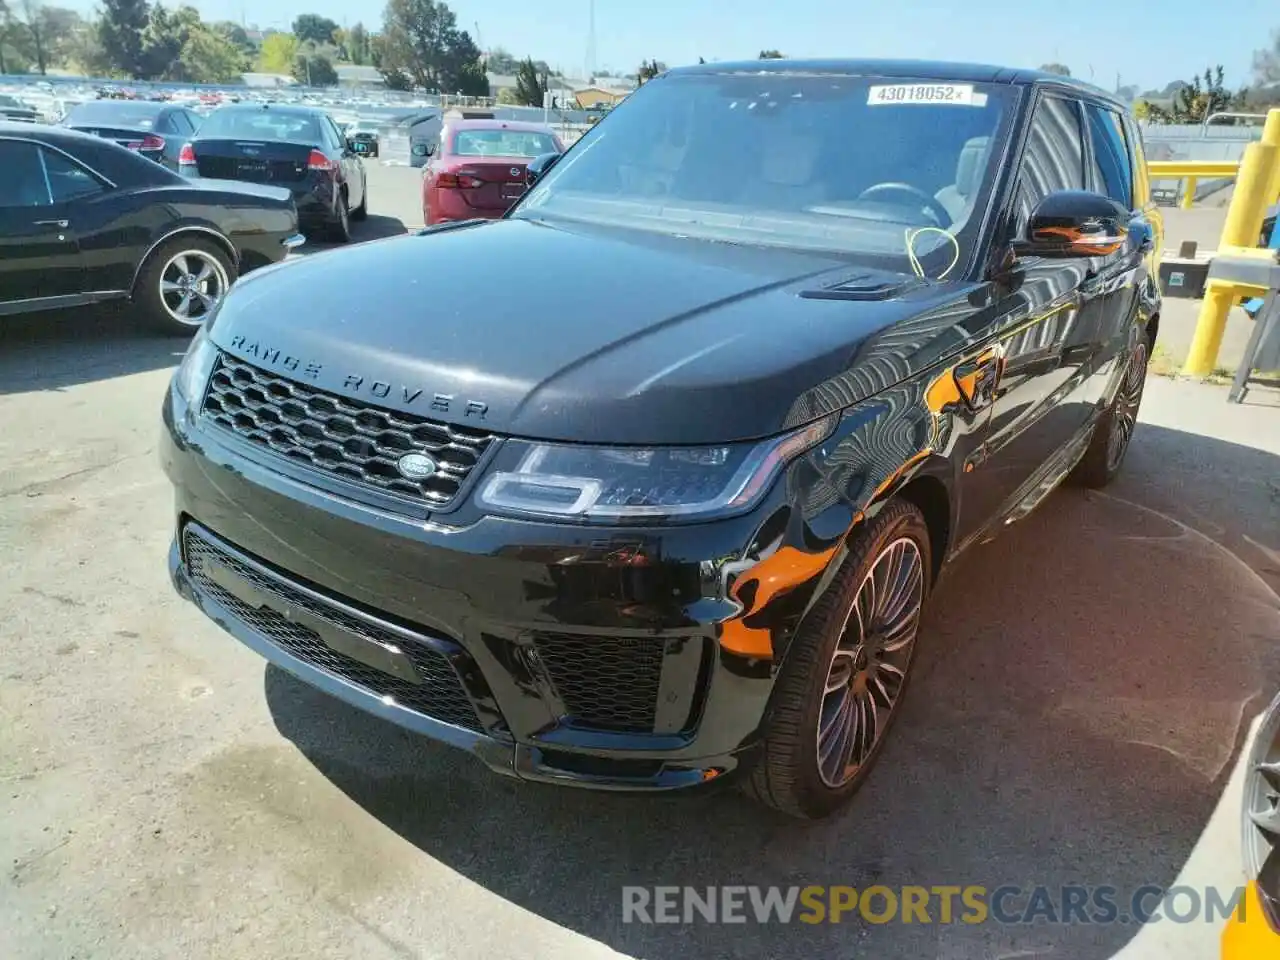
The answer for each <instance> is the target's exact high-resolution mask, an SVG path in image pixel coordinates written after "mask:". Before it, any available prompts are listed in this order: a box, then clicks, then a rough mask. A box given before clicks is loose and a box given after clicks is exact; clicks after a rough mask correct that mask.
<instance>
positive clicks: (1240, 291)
mask: <svg viewBox="0 0 1280 960" xmlns="http://www.w3.org/2000/svg"><path fill="white" fill-rule="evenodd" d="M1151 166H1154V164H1152V165H1151ZM1278 196H1280V109H1277V110H1272V111H1270V113H1268V114H1267V122H1266V124H1265V125H1264V126H1263V128H1262V139H1261V140H1260V141H1258V142H1257V143H1251V144H1249V146H1247V147H1245V151H1244V158H1243V159H1242V160H1241V161H1240V169H1239V171H1238V172H1237V174H1236V189H1235V193H1234V194H1232V196H1231V205H1230V206H1229V207H1228V208H1227V220H1226V223H1224V224H1223V226H1222V239H1221V241H1220V242H1219V244H1218V252H1219V253H1222V252H1223V251H1228V250H1232V248H1244V249H1242V250H1241V249H1237V250H1236V251H1235V252H1238V253H1245V254H1247V255H1252V256H1274V253H1273V252H1272V251H1266V252H1265V253H1260V252H1257V247H1258V237H1259V235H1260V234H1261V233H1262V221H1263V219H1264V218H1265V216H1266V211H1267V208H1268V207H1270V206H1271V204H1273V203H1275V202H1276V199H1277V197H1278ZM1258 292H1259V290H1258V288H1257V287H1255V286H1252V285H1250V284H1244V283H1236V282H1234V281H1231V280H1225V279H1214V280H1213V281H1211V282H1210V283H1209V284H1208V287H1207V289H1206V290H1205V297H1204V304H1203V305H1202V306H1201V308H1200V318H1199V320H1197V321H1196V333H1195V337H1194V338H1193V339H1192V341H1191V349H1190V351H1189V352H1188V354H1187V362H1186V363H1185V364H1184V365H1183V368H1182V372H1183V373H1187V374H1190V375H1192V376H1204V375H1205V374H1208V373H1209V372H1211V371H1212V370H1213V368H1214V366H1215V364H1217V362H1218V350H1219V348H1220V347H1221V346H1222V334H1223V332H1224V331H1225V330H1226V327H1227V313H1228V312H1229V311H1230V309H1231V306H1232V304H1234V303H1236V302H1237V301H1238V300H1239V299H1240V298H1241V297H1242V296H1256V295H1257V294H1258ZM1263 292H1265V291H1263Z"/></svg>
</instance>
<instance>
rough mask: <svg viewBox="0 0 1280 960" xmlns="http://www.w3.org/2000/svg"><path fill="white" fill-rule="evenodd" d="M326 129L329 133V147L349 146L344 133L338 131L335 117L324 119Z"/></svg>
mask: <svg viewBox="0 0 1280 960" xmlns="http://www.w3.org/2000/svg"><path fill="white" fill-rule="evenodd" d="M324 122H325V128H326V130H327V131H328V133H329V146H331V147H345V146H346V145H347V140H346V138H345V137H344V136H343V135H342V131H341V130H339V129H338V125H337V124H336V123H334V122H333V117H329V116H326V117H325V118H324Z"/></svg>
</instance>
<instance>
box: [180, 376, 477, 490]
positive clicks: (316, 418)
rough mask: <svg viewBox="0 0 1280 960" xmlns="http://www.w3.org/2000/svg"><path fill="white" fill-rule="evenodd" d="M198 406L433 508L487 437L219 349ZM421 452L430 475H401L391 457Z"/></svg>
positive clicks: (455, 486)
mask: <svg viewBox="0 0 1280 960" xmlns="http://www.w3.org/2000/svg"><path fill="white" fill-rule="evenodd" d="M202 409H203V413H204V416H205V417H206V418H208V419H209V420H212V421H213V422H214V423H215V424H217V425H218V426H219V427H221V428H223V429H224V430H228V431H230V432H231V433H233V434H235V435H236V436H237V437H240V438H241V439H242V440H247V441H249V442H250V443H252V444H254V445H256V446H259V447H263V448H265V449H268V450H272V451H274V452H275V453H277V454H280V455H282V456H285V457H288V458H289V459H290V460H294V461H297V462H298V463H301V464H303V465H305V466H307V467H310V468H312V469H314V470H318V471H320V472H322V473H326V474H328V475H330V476H332V477H337V478H341V479H344V480H349V481H352V482H353V483H356V484H359V485H361V486H364V487H368V488H372V489H375V490H379V491H382V492H384V493H392V494H397V495H399V496H402V497H408V498H410V499H412V500H414V501H417V502H419V503H423V504H425V505H426V506H428V507H430V508H433V509H439V508H441V507H446V506H448V505H449V504H451V503H452V502H453V500H454V498H455V497H457V495H458V491H459V490H460V489H461V487H462V485H463V483H464V482H465V481H466V479H467V477H468V476H469V475H470V473H471V471H472V470H473V469H474V468H475V466H476V464H477V463H479V462H480V458H481V457H482V456H483V455H484V452H485V451H486V450H487V449H488V447H489V444H490V443H491V442H492V441H493V436H492V435H491V434H488V433H484V432H482V431H478V430H469V429H466V428H464V427H455V426H451V425H449V424H446V423H442V422H440V421H438V420H428V419H426V418H425V417H419V416H415V415H413V414H407V413H395V412H393V411H390V410H384V409H382V408H380V407H374V406H370V405H368V404H366V403H363V402H361V401H359V400H352V399H350V398H348V397H341V396H338V395H337V394H332V393H326V392H325V391H322V390H317V389H315V388H313V387H310V386H308V385H306V384H304V383H299V382H296V381H293V380H287V379H285V378H284V377H279V376H276V375H275V374H274V373H271V372H270V371H268V370H263V369H261V368H259V367H255V366H252V365H251V364H248V363H245V362H243V361H241V360H237V359H236V358H234V357H232V356H230V355H228V354H225V353H223V354H219V357H218V361H217V363H216V364H215V366H214V369H213V374H212V376H211V377H210V380H209V389H208V390H207V391H206V393H205V399H204V406H203V408H202ZM415 452H416V453H426V454H429V455H430V456H431V458H432V459H433V460H434V461H435V463H436V472H435V473H434V474H432V475H431V476H429V477H427V478H425V479H422V480H414V479H409V478H407V477H404V476H402V475H401V473H400V470H399V468H398V467H397V466H396V461H398V460H399V459H400V458H401V457H403V456H404V455H405V454H407V453H415Z"/></svg>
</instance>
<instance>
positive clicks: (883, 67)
mask: <svg viewBox="0 0 1280 960" xmlns="http://www.w3.org/2000/svg"><path fill="white" fill-rule="evenodd" d="M725 73H827V74H845V75H848V76H867V77H889V78H901V79H904V80H939V81H941V80H950V81H959V82H961V83H1007V84H1011V85H1015V86H1028V85H1030V84H1034V83H1052V84H1055V85H1057V86H1065V87H1072V88H1074V89H1076V90H1079V91H1080V92H1081V93H1088V94H1090V95H1091V96H1095V97H1102V98H1104V99H1107V100H1111V101H1114V102H1116V103H1120V102H1121V101H1120V100H1117V99H1116V96H1115V94H1113V93H1109V92H1108V91H1106V90H1103V89H1102V88H1101V87H1095V86H1094V85H1093V84H1090V83H1085V82H1084V81H1083V80H1077V79H1075V78H1074V77H1064V76H1060V75H1059V74H1056V73H1045V72H1044V71H1043V70H1028V69H1025V68H1021V67H998V66H993V65H991V64H983V63H953V62H949V61H944V60H876V59H867V60H788V59H781V60H739V61H734V62H728V63H699V64H693V65H691V66H687V67H675V68H673V69H671V70H668V71H667V74H666V75H671V76H678V75H683V76H688V75H699V74H700V75H714V74H725Z"/></svg>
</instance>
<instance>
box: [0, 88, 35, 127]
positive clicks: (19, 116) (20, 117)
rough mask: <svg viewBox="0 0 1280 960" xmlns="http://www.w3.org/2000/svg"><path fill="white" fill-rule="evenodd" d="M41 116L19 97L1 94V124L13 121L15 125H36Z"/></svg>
mask: <svg viewBox="0 0 1280 960" xmlns="http://www.w3.org/2000/svg"><path fill="white" fill-rule="evenodd" d="M39 119H40V114H39V113H37V112H36V108H35V107H33V106H31V105H30V104H26V103H23V102H22V101H21V100H19V99H18V98H17V97H15V96H12V95H10V94H7V93H0V122H3V121H5V120H11V121H13V122H15V123H36V122H37V121H38V120H39Z"/></svg>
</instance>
